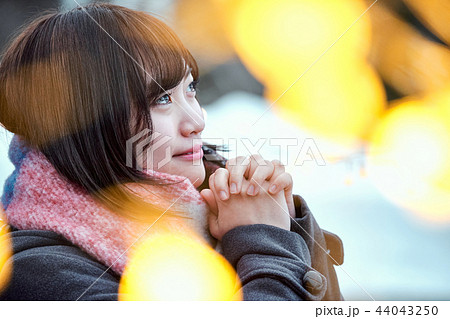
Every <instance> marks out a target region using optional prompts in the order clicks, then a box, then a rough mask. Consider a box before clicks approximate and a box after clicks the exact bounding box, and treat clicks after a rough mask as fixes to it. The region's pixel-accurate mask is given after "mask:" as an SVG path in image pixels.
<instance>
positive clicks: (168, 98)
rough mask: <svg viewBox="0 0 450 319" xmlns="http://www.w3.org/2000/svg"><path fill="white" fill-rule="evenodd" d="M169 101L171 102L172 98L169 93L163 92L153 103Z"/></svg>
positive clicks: (163, 103)
mask: <svg viewBox="0 0 450 319" xmlns="http://www.w3.org/2000/svg"><path fill="white" fill-rule="evenodd" d="M170 103H172V98H171V97H170V94H164V95H163V96H161V97H160V98H158V99H157V100H156V101H155V105H167V104H170Z"/></svg>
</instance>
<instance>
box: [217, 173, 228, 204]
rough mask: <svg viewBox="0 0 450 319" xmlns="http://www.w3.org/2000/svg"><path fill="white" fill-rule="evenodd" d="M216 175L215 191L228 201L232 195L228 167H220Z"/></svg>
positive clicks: (221, 198)
mask: <svg viewBox="0 0 450 319" xmlns="http://www.w3.org/2000/svg"><path fill="white" fill-rule="evenodd" d="M214 175H215V177H214V191H215V193H216V194H217V195H218V196H219V198H220V200H222V201H226V200H227V199H228V198H229V197H230V196H229V189H228V178H229V172H228V170H227V169H226V168H218V169H217V170H216V171H215V172H214Z"/></svg>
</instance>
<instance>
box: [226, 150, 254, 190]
mask: <svg viewBox="0 0 450 319" xmlns="http://www.w3.org/2000/svg"><path fill="white" fill-rule="evenodd" d="M249 165H250V159H249V157H246V156H238V157H236V158H234V159H232V160H229V161H228V162H227V164H226V168H227V170H228V172H229V180H228V183H229V185H230V193H231V194H239V193H240V192H241V189H242V181H243V179H244V176H245V173H246V171H247V170H248V166H249Z"/></svg>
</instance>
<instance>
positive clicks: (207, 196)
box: [200, 189, 219, 215]
mask: <svg viewBox="0 0 450 319" xmlns="http://www.w3.org/2000/svg"><path fill="white" fill-rule="evenodd" d="M200 195H202V197H203V199H204V200H205V202H206V203H207V204H208V206H209V209H210V210H211V212H212V213H213V214H215V215H217V214H218V213H219V208H218V207H217V202H216V199H215V197H214V194H213V192H212V190H210V189H203V190H202V191H201V192H200Z"/></svg>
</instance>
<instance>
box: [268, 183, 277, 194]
mask: <svg viewBox="0 0 450 319" xmlns="http://www.w3.org/2000/svg"><path fill="white" fill-rule="evenodd" d="M276 190H277V185H272V186H270V189H269V191H270V192H271V193H275V191H276Z"/></svg>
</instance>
